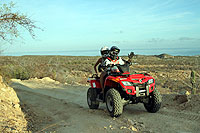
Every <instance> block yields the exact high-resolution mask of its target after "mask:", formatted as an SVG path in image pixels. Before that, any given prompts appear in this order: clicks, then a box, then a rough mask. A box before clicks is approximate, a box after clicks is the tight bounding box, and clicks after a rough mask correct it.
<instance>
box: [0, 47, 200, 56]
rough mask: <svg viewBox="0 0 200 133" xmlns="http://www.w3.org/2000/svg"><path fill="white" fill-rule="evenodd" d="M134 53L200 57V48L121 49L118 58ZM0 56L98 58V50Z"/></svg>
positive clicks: (19, 53)
mask: <svg viewBox="0 0 200 133" xmlns="http://www.w3.org/2000/svg"><path fill="white" fill-rule="evenodd" d="M130 52H134V53H135V54H136V55H159V54H163V53H165V54H169V55H173V56H196V55H200V48H154V49H134V48H133V49H121V51H120V54H119V55H120V56H124V55H125V56H126V55H128V53H130ZM1 55H2V56H23V55H63V56H100V52H99V50H71V51H40V52H16V53H14V52H13V53H6V52H3V53H1Z"/></svg>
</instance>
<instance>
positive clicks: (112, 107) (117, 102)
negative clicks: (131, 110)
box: [106, 88, 123, 117]
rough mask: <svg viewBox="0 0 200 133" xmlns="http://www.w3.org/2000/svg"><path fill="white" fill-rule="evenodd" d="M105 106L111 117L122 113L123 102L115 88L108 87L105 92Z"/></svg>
mask: <svg viewBox="0 0 200 133" xmlns="http://www.w3.org/2000/svg"><path fill="white" fill-rule="evenodd" d="M106 107H107V110H108V112H109V113H110V115H111V116H112V117H118V116H120V115H121V114H122V111H123V104H122V100H121V96H120V94H119V92H118V91H117V90H116V89H113V88H112V89H109V90H108V91H107V93H106Z"/></svg>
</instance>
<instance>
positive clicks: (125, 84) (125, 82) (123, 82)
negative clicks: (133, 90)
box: [122, 81, 132, 86]
mask: <svg viewBox="0 0 200 133" xmlns="http://www.w3.org/2000/svg"><path fill="white" fill-rule="evenodd" d="M122 84H123V85H124V86H132V84H131V82H127V81H122Z"/></svg>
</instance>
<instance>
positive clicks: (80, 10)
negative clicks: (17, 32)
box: [1, 0, 200, 52]
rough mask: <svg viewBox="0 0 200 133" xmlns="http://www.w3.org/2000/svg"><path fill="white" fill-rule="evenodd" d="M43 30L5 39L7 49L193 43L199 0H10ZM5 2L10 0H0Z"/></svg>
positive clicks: (197, 37)
mask: <svg viewBox="0 0 200 133" xmlns="http://www.w3.org/2000/svg"><path fill="white" fill-rule="evenodd" d="M12 1H13V2H15V3H16V9H15V10H18V11H19V12H21V13H25V14H27V15H28V16H29V17H30V18H31V19H33V20H34V21H36V23H35V24H36V25H37V26H39V27H41V28H42V29H43V31H40V30H35V33H36V35H37V37H36V39H32V38H31V37H30V35H29V34H28V33H27V32H26V31H24V32H23V34H22V37H23V39H18V40H16V41H15V42H14V43H13V44H4V45H3V46H2V48H3V49H4V50H5V52H41V51H70V50H99V49H100V48H101V47H102V46H105V45H106V46H109V47H110V46H113V45H116V46H118V47H119V48H121V49H156V48H161V49H162V48H174V49H177V48H195V49H199V51H200V1H199V0H56V1H55V0H40V1H39V0H38V1H36V0H12ZM1 2H8V0H1Z"/></svg>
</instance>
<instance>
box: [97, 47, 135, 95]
mask: <svg viewBox="0 0 200 133" xmlns="http://www.w3.org/2000/svg"><path fill="white" fill-rule="evenodd" d="M119 52H120V49H119V48H118V47H117V46H112V47H111V48H110V52H109V53H110V54H109V55H110V56H109V57H107V58H106V59H105V61H104V63H102V64H103V65H104V68H105V71H104V73H103V74H102V76H101V77H100V84H101V88H102V91H101V93H103V92H104V80H105V77H106V76H107V75H108V74H107V72H106V71H108V69H109V67H108V66H110V65H116V64H119V65H125V64H129V65H131V59H132V57H133V56H134V53H133V52H131V53H130V54H129V55H128V57H129V59H128V61H126V60H124V59H122V58H121V57H119V56H118V55H119Z"/></svg>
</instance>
